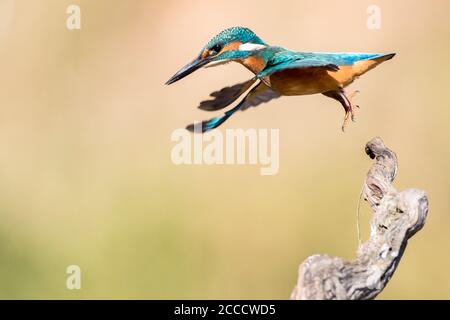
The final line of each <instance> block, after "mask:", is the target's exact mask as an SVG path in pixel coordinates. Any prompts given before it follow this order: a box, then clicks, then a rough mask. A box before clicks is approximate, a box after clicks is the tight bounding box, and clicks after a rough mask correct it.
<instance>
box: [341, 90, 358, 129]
mask: <svg viewBox="0 0 450 320" xmlns="http://www.w3.org/2000/svg"><path fill="white" fill-rule="evenodd" d="M358 93H359V91H358V90H356V91H353V92H352V93H350V94H348V95H347V94H346V93H344V92H342V95H343V97H344V101H345V105H344V109H345V117H344V122H343V123H342V131H344V132H345V128H346V127H347V124H348V121H349V119H352V121H353V122H356V117H355V108H359V106H358V105H354V104H353V103H352V99H353V97H354V96H356V94H358Z"/></svg>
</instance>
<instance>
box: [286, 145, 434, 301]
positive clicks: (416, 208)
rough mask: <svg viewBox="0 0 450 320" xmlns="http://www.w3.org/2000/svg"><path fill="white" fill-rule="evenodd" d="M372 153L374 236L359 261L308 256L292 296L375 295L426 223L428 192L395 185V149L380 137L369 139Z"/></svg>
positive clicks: (369, 190) (368, 191) (367, 190)
mask: <svg viewBox="0 0 450 320" xmlns="http://www.w3.org/2000/svg"><path fill="white" fill-rule="evenodd" d="M366 153H367V154H368V155H369V157H370V158H371V159H376V162H375V164H374V165H373V166H372V168H371V169H370V170H369V172H368V174H367V177H366V180H365V184H364V188H363V196H364V200H366V201H367V202H368V203H369V205H370V206H371V208H372V210H373V212H374V217H373V219H372V221H371V232H370V239H369V240H368V241H367V242H365V243H363V244H362V245H360V247H359V248H358V252H357V257H356V259H355V260H353V261H346V260H344V259H342V258H339V257H330V256H327V255H314V256H311V257H309V258H307V259H306V261H304V262H303V263H302V264H301V265H300V267H299V271H298V280H297V285H296V286H295V288H294V291H293V292H292V294H291V299H294V300H307V299H326V300H330V299H350V300H363V299H373V298H375V297H376V296H377V295H378V294H379V293H380V292H381V291H382V290H383V289H384V287H385V286H386V284H387V283H388V282H389V280H390V278H391V277H392V275H393V274H394V271H395V269H396V268H397V265H398V264H399V262H400V259H401V257H402V254H403V252H404V250H405V248H406V244H407V242H408V239H409V238H411V237H412V236H413V235H414V234H415V233H416V232H417V231H419V230H420V229H421V228H422V227H423V225H424V223H425V218H426V216H427V213H428V199H427V196H426V194H425V192H424V191H421V190H417V189H407V190H405V191H402V192H397V190H396V189H395V188H394V187H393V186H392V181H393V180H394V178H395V176H396V173H397V157H396V155H395V153H394V152H393V151H392V150H390V149H388V148H387V147H386V146H385V145H384V143H383V141H382V140H381V139H380V138H374V139H372V140H371V141H370V142H368V143H367V145H366Z"/></svg>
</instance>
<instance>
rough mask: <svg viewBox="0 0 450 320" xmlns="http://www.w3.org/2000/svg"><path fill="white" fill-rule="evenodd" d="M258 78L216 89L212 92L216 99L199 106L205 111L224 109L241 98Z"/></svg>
mask: <svg viewBox="0 0 450 320" xmlns="http://www.w3.org/2000/svg"><path fill="white" fill-rule="evenodd" d="M255 81H256V79H251V80H248V81H245V82H243V83H238V84H235V85H233V86H230V87H225V88H223V89H221V90H219V91H214V92H213V93H211V94H210V96H211V97H213V98H214V99H211V100H206V101H202V102H200V106H199V107H198V108H199V109H201V110H205V111H215V110H220V109H223V108H225V107H227V106H229V105H230V104H232V103H233V102H234V101H236V99H237V98H239V97H240V96H241V95H242V94H243V93H244V92H245V91H247V90H248V89H250V87H251V86H252V84H253V83H255Z"/></svg>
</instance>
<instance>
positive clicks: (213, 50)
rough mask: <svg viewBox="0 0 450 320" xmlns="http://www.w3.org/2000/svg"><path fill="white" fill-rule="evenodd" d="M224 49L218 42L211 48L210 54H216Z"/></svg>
mask: <svg viewBox="0 0 450 320" xmlns="http://www.w3.org/2000/svg"><path fill="white" fill-rule="evenodd" d="M220 50H222V46H221V45H220V44H216V45H214V46H213V47H211V49H209V54H211V55H214V54H218V53H219V52H220Z"/></svg>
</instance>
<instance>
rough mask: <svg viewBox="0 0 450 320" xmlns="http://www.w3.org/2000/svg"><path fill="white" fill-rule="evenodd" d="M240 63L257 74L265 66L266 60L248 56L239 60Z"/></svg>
mask: <svg viewBox="0 0 450 320" xmlns="http://www.w3.org/2000/svg"><path fill="white" fill-rule="evenodd" d="M241 63H242V64H243V65H244V66H245V67H246V68H247V69H248V70H250V71H251V72H253V73H254V74H257V73H259V72H261V70H263V69H264V68H265V67H266V62H265V61H264V59H263V58H261V57H256V56H250V57H248V58H245V59H243V60H242V61H241Z"/></svg>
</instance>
